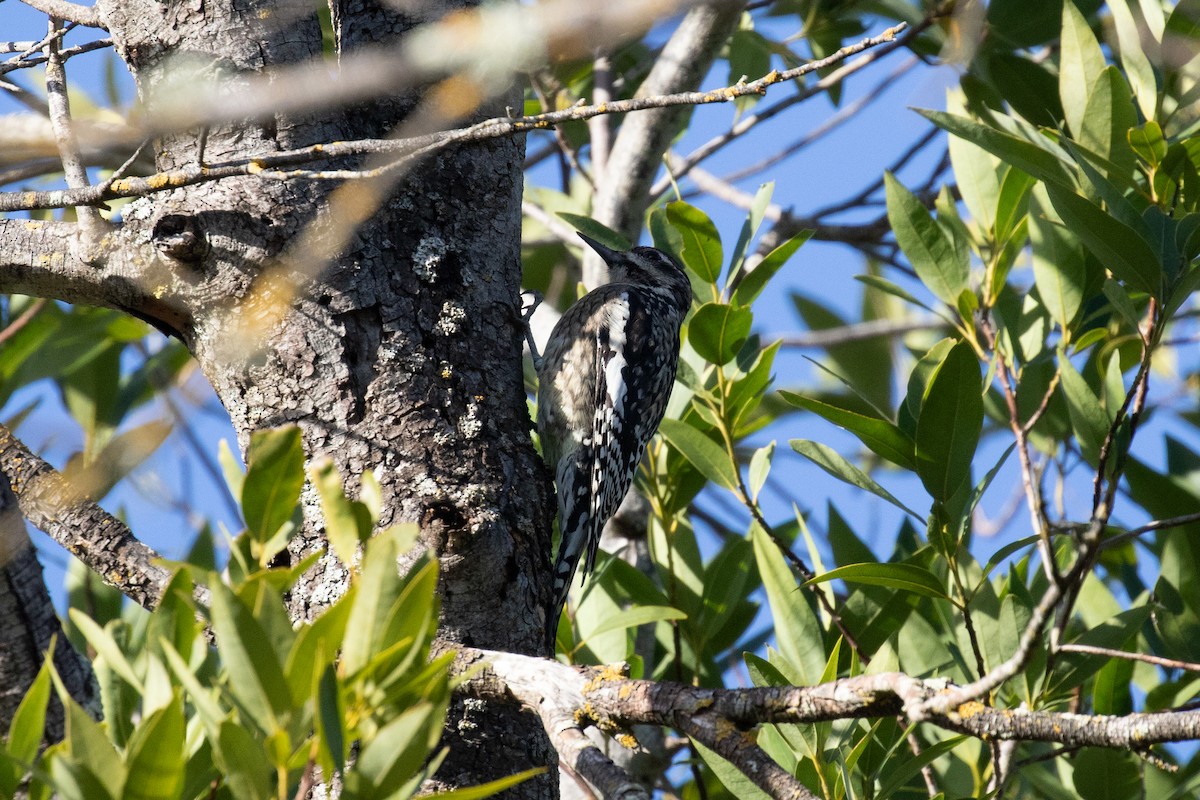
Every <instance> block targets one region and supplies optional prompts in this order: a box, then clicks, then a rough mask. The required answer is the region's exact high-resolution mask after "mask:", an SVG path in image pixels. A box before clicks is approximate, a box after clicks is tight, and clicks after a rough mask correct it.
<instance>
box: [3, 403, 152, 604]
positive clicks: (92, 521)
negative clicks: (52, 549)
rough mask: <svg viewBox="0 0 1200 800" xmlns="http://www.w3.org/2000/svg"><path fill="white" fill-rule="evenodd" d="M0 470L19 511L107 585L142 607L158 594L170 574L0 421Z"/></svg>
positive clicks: (122, 526) (124, 528)
mask: <svg viewBox="0 0 1200 800" xmlns="http://www.w3.org/2000/svg"><path fill="white" fill-rule="evenodd" d="M0 471H3V472H4V473H5V474H6V475H7V476H8V479H9V481H10V482H11V483H12V490H13V493H14V494H15V495H16V496H17V500H18V502H19V503H20V507H21V513H22V514H23V515H24V516H25V518H26V519H28V520H29V521H30V522H31V523H33V525H34V526H35V527H37V528H39V529H40V530H43V531H45V532H46V533H47V534H49V535H50V536H51V538H53V539H54V541H56V542H58V543H59V544H60V545H62V546H63V547H64V548H66V549H67V550H68V551H70V553H71V554H72V555H74V556H75V557H76V558H78V559H79V560H80V561H82V562H83V563H84V564H86V565H87V566H88V567H89V568H90V569H91V570H92V571H93V572H95V573H96V574H97V575H99V576H100V577H101V579H103V580H104V582H105V583H107V584H108V585H110V586H112V587H114V588H116V589H117V590H119V591H120V592H121V593H122V594H124V595H126V596H127V597H129V598H131V599H133V600H134V601H135V602H137V603H138V604H139V605H141V606H144V607H145V608H154V607H155V606H156V605H158V602H159V600H160V599H161V598H162V593H163V591H164V589H166V586H167V582H168V581H169V580H170V579H171V573H170V572H169V571H167V570H166V569H164V568H163V567H161V566H159V565H157V564H155V563H154V562H155V561H157V560H159V559H160V558H161V557H160V556H159V555H158V553H156V552H154V550H152V549H151V548H149V547H147V546H146V545H145V544H143V543H142V542H139V541H138V540H137V539H136V538H135V537H134V535H133V533H132V532H131V531H130V530H129V528H128V527H127V526H126V525H125V523H123V522H121V521H120V520H119V519H117V518H116V517H114V516H112V515H111V514H109V513H108V512H107V511H105V510H104V509H102V508H101V507H100V506H98V505H96V504H95V503H94V502H93V501H91V500H89V499H88V498H86V497H83V496H80V494H79V492H78V490H77V489H75V488H74V487H73V486H71V485H70V484H69V483H68V482H67V481H66V479H64V478H63V476H62V475H60V474H59V473H58V471H57V470H55V469H54V468H53V467H52V466H50V465H49V464H47V463H46V462H45V461H43V460H42V459H41V458H39V457H38V456H37V455H36V454H34V453H33V452H32V451H30V450H29V448H27V447H26V446H25V445H24V444H23V443H22V442H21V441H20V440H18V439H17V438H16V437H15V436H13V434H12V432H11V431H10V430H8V428H6V427H4V426H2V425H0Z"/></svg>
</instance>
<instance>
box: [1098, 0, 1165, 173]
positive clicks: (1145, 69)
mask: <svg viewBox="0 0 1200 800" xmlns="http://www.w3.org/2000/svg"><path fill="white" fill-rule="evenodd" d="M1130 2H1136V0H1111V2H1109V4H1108V10H1109V13H1111V14H1112V19H1113V26H1114V27H1115V28H1116V29H1117V43H1118V45H1119V47H1120V51H1121V66H1122V67H1124V68H1125V74H1126V75H1127V76H1128V77H1129V82H1130V84H1131V87H1132V89H1133V96H1134V97H1135V98H1137V103H1138V107H1139V108H1140V109H1141V111H1142V116H1143V117H1145V118H1146V119H1147V120H1150V121H1151V123H1148V124H1154V125H1155V127H1157V123H1154V122H1153V120H1154V117H1155V112H1156V111H1157V109H1158V85H1157V82H1156V79H1155V77H1154V67H1153V66H1152V65H1151V64H1150V59H1149V58H1147V57H1146V51H1145V50H1144V49H1143V47H1142V41H1141V33H1140V32H1139V30H1138V23H1137V21H1136V20H1135V19H1134V17H1133V13H1132V12H1131V10H1130ZM1159 133H1160V134H1161V133H1162V131H1161V130H1160V131H1159ZM1130 144H1131V145H1132V144H1133V142H1132V141H1130ZM1134 149H1135V150H1136V149H1137V148H1136V146H1135V147H1134ZM1164 150H1165V148H1164Z"/></svg>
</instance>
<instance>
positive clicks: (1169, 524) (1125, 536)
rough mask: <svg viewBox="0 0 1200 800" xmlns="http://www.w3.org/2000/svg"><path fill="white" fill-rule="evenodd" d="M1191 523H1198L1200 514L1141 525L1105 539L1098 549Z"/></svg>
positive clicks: (1185, 515) (1158, 520)
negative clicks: (1144, 534)
mask: <svg viewBox="0 0 1200 800" xmlns="http://www.w3.org/2000/svg"><path fill="white" fill-rule="evenodd" d="M1193 522H1200V512H1198V513H1195V514H1184V515H1182V516H1179V517H1171V518H1170V519H1156V520H1154V521H1153V522H1147V523H1146V524H1145V525H1142V526H1141V527H1139V528H1134V529H1133V530H1131V531H1126V532H1125V533H1122V534H1118V535H1117V536H1113V537H1111V538H1108V539H1105V540H1104V542H1103V544H1101V545H1100V549H1101V550H1106V549H1108V548H1110V547H1115V546H1116V545H1118V544H1122V543H1124V542H1127V541H1129V540H1130V539H1135V538H1137V537H1138V536H1141V535H1142V534H1143V533H1149V532H1151V531H1161V530H1164V529H1165V528H1178V527H1179V526H1180V525H1189V524H1191V523H1193Z"/></svg>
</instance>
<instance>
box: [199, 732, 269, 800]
mask: <svg viewBox="0 0 1200 800" xmlns="http://www.w3.org/2000/svg"><path fill="white" fill-rule="evenodd" d="M213 761H215V762H216V765H217V768H218V769H219V770H220V772H221V776H222V780H223V782H224V783H225V784H227V785H228V787H229V790H230V794H231V795H232V796H233V797H236V798H238V800H271V798H272V793H271V782H272V780H271V779H272V778H273V777H274V775H273V773H274V770H273V769H272V767H271V763H270V762H269V761H268V760H267V755H266V753H265V752H264V750H263V743H262V742H261V741H259V740H258V739H256V738H255V737H254V736H253V735H252V734H251V733H250V731H249V730H248V729H247V728H246V727H245V726H243V725H239V724H238V723H236V722H234V721H232V720H226V721H225V722H222V723H221V725H220V728H219V729H218V733H217V737H216V741H215V742H213Z"/></svg>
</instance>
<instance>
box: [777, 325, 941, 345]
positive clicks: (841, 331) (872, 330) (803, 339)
mask: <svg viewBox="0 0 1200 800" xmlns="http://www.w3.org/2000/svg"><path fill="white" fill-rule="evenodd" d="M948 327H949V325H948V324H947V323H946V322H944V321H942V320H936V319H871V320H867V321H866V322H855V323H853V324H850V325H843V326H841V327H838V328H829V329H828V330H820V331H804V332H803V333H789V334H783V335H779V336H774V337H767V340H768V341H775V340H778V341H780V342H781V343H782V344H783V346H784V347H796V348H814V347H820V348H826V347H836V346H837V345H840V344H850V343H851V342H861V341H865V340H867V339H879V338H882V337H885V336H889V337H890V336H903V335H905V334H907V333H915V332H917V331H945V330H946V329H947V328H948Z"/></svg>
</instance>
